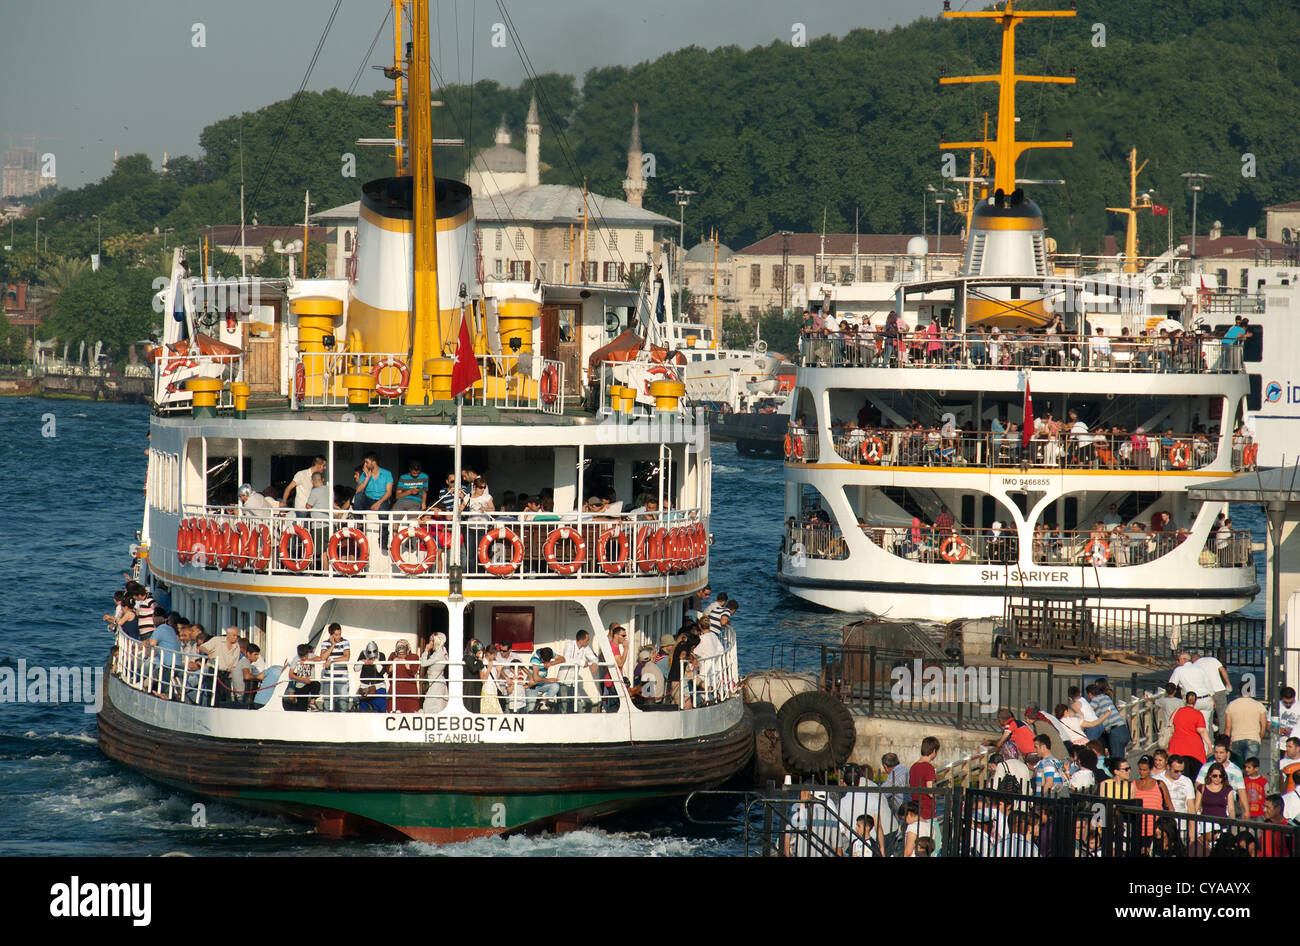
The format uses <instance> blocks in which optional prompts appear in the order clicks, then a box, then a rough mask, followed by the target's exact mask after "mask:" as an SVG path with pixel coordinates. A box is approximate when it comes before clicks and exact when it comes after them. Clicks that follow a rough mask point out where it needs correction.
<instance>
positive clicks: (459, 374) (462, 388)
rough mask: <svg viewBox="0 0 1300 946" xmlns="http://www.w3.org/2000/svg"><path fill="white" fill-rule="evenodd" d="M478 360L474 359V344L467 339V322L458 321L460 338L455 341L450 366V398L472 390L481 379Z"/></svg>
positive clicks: (465, 320) (463, 320)
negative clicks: (454, 354) (454, 349)
mask: <svg viewBox="0 0 1300 946" xmlns="http://www.w3.org/2000/svg"><path fill="white" fill-rule="evenodd" d="M482 377H483V375H482V373H481V372H480V371H479V370H478V359H477V358H475V357H474V342H473V340H472V339H471V338H470V337H469V320H467V319H464V318H462V319H461V320H460V338H458V339H457V340H456V357H454V358H453V359H452V366H451V396H452V397H457V396H459V395H461V394H464V393H465V392H466V391H467V390H469V389H470V388H472V387H473V386H474V385H475V384H477V383H478V381H479V379H480V378H482Z"/></svg>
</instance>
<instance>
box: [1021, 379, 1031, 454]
mask: <svg viewBox="0 0 1300 946" xmlns="http://www.w3.org/2000/svg"><path fill="white" fill-rule="evenodd" d="M1033 436H1034V399H1033V398H1032V397H1031V396H1030V394H1029V379H1028V378H1026V379H1025V429H1024V430H1022V431H1021V432H1020V445H1021V446H1023V447H1028V446H1029V441H1030V440H1031V439H1032V438H1033Z"/></svg>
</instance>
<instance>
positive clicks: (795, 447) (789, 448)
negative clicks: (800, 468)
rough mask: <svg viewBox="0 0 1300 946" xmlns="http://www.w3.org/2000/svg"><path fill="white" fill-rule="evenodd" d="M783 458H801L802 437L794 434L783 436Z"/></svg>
mask: <svg viewBox="0 0 1300 946" xmlns="http://www.w3.org/2000/svg"><path fill="white" fill-rule="evenodd" d="M785 458H786V459H787V460H800V459H802V458H803V437H799V436H796V435H794V434H786V435H785Z"/></svg>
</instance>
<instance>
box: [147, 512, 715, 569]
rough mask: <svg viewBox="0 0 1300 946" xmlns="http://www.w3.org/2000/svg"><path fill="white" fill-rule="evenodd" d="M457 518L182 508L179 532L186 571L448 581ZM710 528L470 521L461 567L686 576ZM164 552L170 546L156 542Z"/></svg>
mask: <svg viewBox="0 0 1300 946" xmlns="http://www.w3.org/2000/svg"><path fill="white" fill-rule="evenodd" d="M452 536H453V533H452V523H451V517H450V515H449V514H447V513H445V512H441V511H439V512H433V511H431V510H424V511H418V510H410V511H400V510H398V511H394V510H378V511H376V510H353V509H349V510H339V509H336V510H332V511H329V512H328V513H326V512H325V511H323V510H322V511H321V515H320V516H319V517H308V515H300V514H298V513H296V512H295V511H293V510H276V511H268V510H246V509H242V508H241V509H232V508H230V507H188V506H187V507H185V508H184V512H183V515H182V518H181V522H180V526H179V528H178V530H177V541H176V546H175V550H176V555H177V561H178V564H179V565H181V566H182V567H186V568H195V569H215V570H219V571H232V572H234V571H241V572H250V573H256V574H276V575H313V576H321V575H344V576H352V575H365V576H369V577H382V578H417V577H423V578H446V577H447V576H448V573H449V560H450V557H451V546H452ZM707 536H708V523H707V519H706V517H704V516H703V515H701V513H700V511H699V510H697V509H684V510H672V511H670V512H652V513H630V512H629V513H620V514H616V515H605V514H600V513H581V514H578V513H566V514H563V515H561V514H557V513H544V512H539V513H518V512H514V513H495V512H493V513H472V512H467V513H465V514H463V516H462V519H461V561H462V563H463V568H464V574H465V575H466V576H467V577H473V578H496V579H499V580H508V579H511V578H516V579H518V578H615V579H617V578H623V579H626V578H629V577H641V578H650V577H662V576H666V575H680V574H686V573H688V572H690V571H692V570H694V569H696V568H699V567H702V566H703V565H705V564H706V562H707V558H708V542H707ZM159 544H160V545H162V546H164V547H165V545H166V543H165V542H162V543H159Z"/></svg>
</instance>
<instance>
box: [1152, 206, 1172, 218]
mask: <svg viewBox="0 0 1300 946" xmlns="http://www.w3.org/2000/svg"><path fill="white" fill-rule="evenodd" d="M1151 214H1152V216H1155V217H1168V216H1169V208H1168V207H1162V206H1161V205H1160V204H1152V205H1151Z"/></svg>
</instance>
